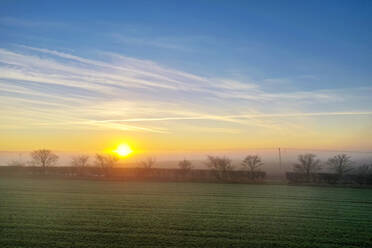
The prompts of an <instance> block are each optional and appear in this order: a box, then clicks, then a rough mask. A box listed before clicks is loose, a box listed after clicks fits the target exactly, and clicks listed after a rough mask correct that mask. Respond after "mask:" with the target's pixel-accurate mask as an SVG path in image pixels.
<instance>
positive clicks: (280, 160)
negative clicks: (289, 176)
mask: <svg viewBox="0 0 372 248" xmlns="http://www.w3.org/2000/svg"><path fill="white" fill-rule="evenodd" d="M278 150H279V168H280V170H282V153H281V152H280V147H279V149H278Z"/></svg>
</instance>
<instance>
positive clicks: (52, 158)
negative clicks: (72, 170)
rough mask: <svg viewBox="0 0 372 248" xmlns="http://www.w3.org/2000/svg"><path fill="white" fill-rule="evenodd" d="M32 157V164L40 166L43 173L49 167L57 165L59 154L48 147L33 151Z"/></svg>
mask: <svg viewBox="0 0 372 248" xmlns="http://www.w3.org/2000/svg"><path fill="white" fill-rule="evenodd" d="M31 158H32V161H31V164H32V165H34V166H40V167H41V169H42V173H43V174H45V171H46V169H47V168H48V167H50V166H53V165H55V164H56V163H57V160H58V156H57V155H56V154H54V153H53V152H52V151H51V150H47V149H40V150H35V151H33V152H31Z"/></svg>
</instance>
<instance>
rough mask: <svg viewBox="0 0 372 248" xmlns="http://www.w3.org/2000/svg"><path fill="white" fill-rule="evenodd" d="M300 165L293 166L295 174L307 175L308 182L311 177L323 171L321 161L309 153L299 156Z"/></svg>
mask: <svg viewBox="0 0 372 248" xmlns="http://www.w3.org/2000/svg"><path fill="white" fill-rule="evenodd" d="M298 161H299V163H297V164H294V165H293V169H294V171H295V172H299V173H303V174H305V175H306V180H307V181H309V180H310V175H311V174H313V173H314V172H317V171H319V170H320V169H321V166H320V160H319V159H317V158H316V155H315V154H311V153H307V154H300V155H298Z"/></svg>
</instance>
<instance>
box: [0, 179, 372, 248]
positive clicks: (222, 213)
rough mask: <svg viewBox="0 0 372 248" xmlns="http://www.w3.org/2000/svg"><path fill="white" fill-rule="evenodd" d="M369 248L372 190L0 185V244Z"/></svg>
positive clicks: (44, 182) (37, 181)
mask: <svg viewBox="0 0 372 248" xmlns="http://www.w3.org/2000/svg"><path fill="white" fill-rule="evenodd" d="M166 246H168V247H311V248H314V247H327V248H328V247H372V190H371V189H351V188H330V187H329V188H327V187H300V186H286V185H238V184H197V183H139V182H138V183H136V182H104V181H78V180H54V179H53V180H52V179H20V178H0V247H2V248H5V247H12V248H16V247H28V248H30V247H38V248H39V247H48V248H49V247H63V248H66V247H166Z"/></svg>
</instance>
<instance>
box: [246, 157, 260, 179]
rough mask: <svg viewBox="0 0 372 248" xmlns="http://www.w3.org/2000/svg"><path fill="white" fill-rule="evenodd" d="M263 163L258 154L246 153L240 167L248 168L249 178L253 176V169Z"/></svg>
mask: <svg viewBox="0 0 372 248" xmlns="http://www.w3.org/2000/svg"><path fill="white" fill-rule="evenodd" d="M263 164H264V163H263V162H262V159H261V158H260V157H259V156H258V155H248V156H247V157H245V158H244V160H243V162H242V167H243V168H244V169H249V171H250V173H251V175H250V176H251V178H252V179H254V178H255V171H256V169H257V168H259V167H261V166H262V165H263Z"/></svg>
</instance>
